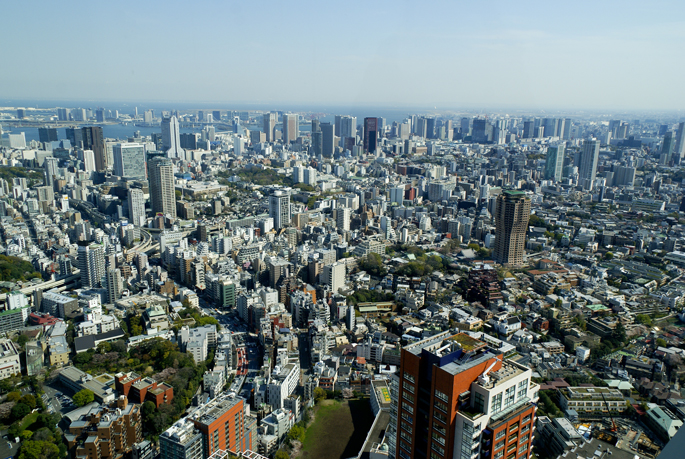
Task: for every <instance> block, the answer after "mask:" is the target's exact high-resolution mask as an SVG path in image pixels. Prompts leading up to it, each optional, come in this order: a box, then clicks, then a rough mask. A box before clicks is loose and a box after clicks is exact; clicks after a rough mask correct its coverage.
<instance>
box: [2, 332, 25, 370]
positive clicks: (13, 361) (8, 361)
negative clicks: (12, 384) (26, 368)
mask: <svg viewBox="0 0 685 459" xmlns="http://www.w3.org/2000/svg"><path fill="white" fill-rule="evenodd" d="M19 374H21V363H20V360H19V351H18V350H17V346H16V345H15V344H14V343H13V342H12V341H11V340H9V339H0V379H5V378H9V377H10V376H14V375H19Z"/></svg>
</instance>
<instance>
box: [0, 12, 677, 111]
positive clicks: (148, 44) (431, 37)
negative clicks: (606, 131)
mask: <svg viewBox="0 0 685 459" xmlns="http://www.w3.org/2000/svg"><path fill="white" fill-rule="evenodd" d="M3 11H4V13H3V18H4V19H5V20H0V23H1V24H2V27H0V37H1V40H2V43H3V44H4V45H5V46H4V47H3V55H4V56H3V57H4V62H5V66H6V71H5V72H2V74H0V103H4V101H11V100H25V101H29V100H33V101H40V100H50V101H60V100H61V101H70V100H71V101H74V100H77V101H87V100H92V101H94V102H103V103H104V102H108V101H109V102H116V103H124V102H130V101H132V100H140V101H144V102H143V103H149V104H161V103H163V104H174V103H176V104H194V105H197V106H198V107H201V106H203V104H211V105H212V106H216V105H217V104H221V105H224V106H225V105H232V106H234V107H239V106H241V105H243V106H247V105H252V106H265V107H266V106H271V107H274V109H279V110H280V109H282V110H288V109H289V106H300V107H304V106H312V107H314V108H319V107H355V108H357V109H365V108H373V107H381V108H385V109H398V110H399V109H402V110H406V109H416V110H426V111H431V110H437V111H478V110H487V109H496V110H512V111H513V110H516V111H522V110H530V111H535V110H549V111H567V112H571V111H595V110H604V111H607V110H608V111H621V112H623V111H633V112H639V111H661V112H663V111H666V112H669V111H674V112H679V111H680V109H681V108H682V107H685V91H684V90H683V89H682V88H683V85H682V83H681V81H680V78H679V77H680V75H681V74H683V73H684V72H683V71H684V70H685V64H684V63H683V62H682V61H683V59H682V58H681V57H682V50H683V49H685V46H684V45H685V21H684V20H682V19H681V18H682V17H683V13H685V4H684V3H682V2H675V1H663V2H649V3H646V2H635V1H633V2H613V1H609V2H602V3H595V2H582V1H581V2H567V3H564V4H550V3H549V2H524V3H516V4H514V3H511V2H503V1H495V2H490V3H488V4H487V7H484V6H482V4H480V3H478V2H430V3H428V2H396V1H394V2H376V3H373V4H369V3H363V2H349V3H345V4H337V3H336V4H333V3H329V2H290V3H288V4H285V3H283V4H282V3H280V2H273V1H265V2H249V3H236V2H218V1H217V2H214V1H208V2H195V3H192V4H189V3H187V2H180V1H166V2H157V1H153V2H137V3H133V2H128V1H123V2H111V3H101V2H84V1H76V2H68V3H54V2H47V1H37V2H16V3H8V4H6V5H3ZM208 108H209V106H208Z"/></svg>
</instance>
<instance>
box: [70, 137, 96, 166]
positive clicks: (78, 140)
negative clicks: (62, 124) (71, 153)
mask: <svg viewBox="0 0 685 459" xmlns="http://www.w3.org/2000/svg"><path fill="white" fill-rule="evenodd" d="M64 132H65V135H66V137H67V140H68V141H69V142H70V143H71V146H72V147H73V148H76V147H78V148H82V147H83V130H82V129H80V128H77V127H68V128H64ZM93 170H94V169H93Z"/></svg>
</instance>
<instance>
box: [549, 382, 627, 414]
mask: <svg viewBox="0 0 685 459" xmlns="http://www.w3.org/2000/svg"><path fill="white" fill-rule="evenodd" d="M559 406H560V407H561V409H562V410H564V412H568V410H575V411H576V412H577V413H578V414H579V415H581V416H582V415H583V414H596V415H607V414H609V410H610V411H611V412H612V413H619V412H621V411H623V410H625V408H626V400H625V397H623V394H622V393H621V391H619V390H618V389H610V388H608V387H566V388H564V389H561V390H560V391H559ZM607 406H608V409H607Z"/></svg>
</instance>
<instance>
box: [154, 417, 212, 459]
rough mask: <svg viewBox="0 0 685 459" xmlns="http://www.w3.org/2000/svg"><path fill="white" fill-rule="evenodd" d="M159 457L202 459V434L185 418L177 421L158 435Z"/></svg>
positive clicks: (166, 458) (162, 458) (168, 458)
mask: <svg viewBox="0 0 685 459" xmlns="http://www.w3.org/2000/svg"><path fill="white" fill-rule="evenodd" d="M159 450H160V453H161V459H204V456H203V452H202V434H201V433H200V431H199V430H197V428H196V427H195V424H194V423H193V422H192V421H191V420H189V419H186V418H183V419H181V420H179V421H177V422H176V423H175V424H174V425H173V426H171V427H169V428H168V429H167V430H166V431H164V432H163V433H162V435H160V436H159Z"/></svg>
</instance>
